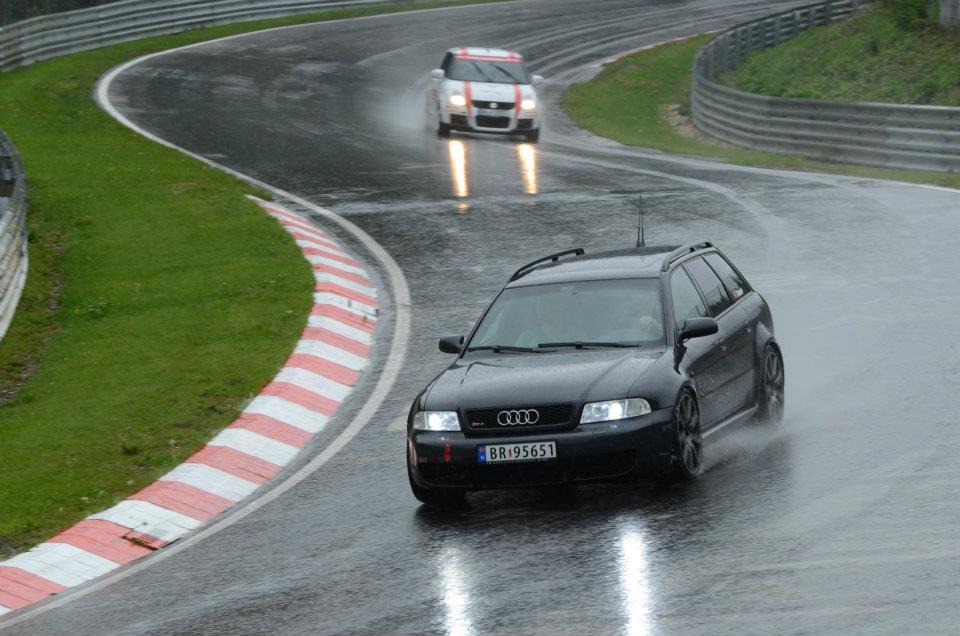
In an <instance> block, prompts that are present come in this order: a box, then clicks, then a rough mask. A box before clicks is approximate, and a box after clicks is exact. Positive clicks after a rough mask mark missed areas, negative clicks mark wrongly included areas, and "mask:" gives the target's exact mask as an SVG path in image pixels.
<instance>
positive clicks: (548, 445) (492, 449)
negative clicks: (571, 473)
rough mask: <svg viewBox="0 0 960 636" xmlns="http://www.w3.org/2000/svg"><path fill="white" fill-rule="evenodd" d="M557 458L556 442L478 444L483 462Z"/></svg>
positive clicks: (536, 460) (494, 462) (500, 462)
mask: <svg viewBox="0 0 960 636" xmlns="http://www.w3.org/2000/svg"><path fill="white" fill-rule="evenodd" d="M556 458H557V443H556V442H517V443H516V444H479V445H478V446H477V461H478V462H480V463H481V464H502V463H504V462H539V461H543V460H545V459H556Z"/></svg>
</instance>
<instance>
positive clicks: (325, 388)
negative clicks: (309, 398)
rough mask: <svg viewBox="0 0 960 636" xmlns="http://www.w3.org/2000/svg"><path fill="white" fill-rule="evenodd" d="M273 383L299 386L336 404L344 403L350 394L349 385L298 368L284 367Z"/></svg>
mask: <svg viewBox="0 0 960 636" xmlns="http://www.w3.org/2000/svg"><path fill="white" fill-rule="evenodd" d="M273 381H274V382H286V383H287V384H293V385H294V386H299V387H301V388H304V389H306V390H308V391H310V392H312V393H316V394H318V395H322V396H323V397H326V398H330V399H331V400H333V401H335V402H343V401H344V400H346V399H347V396H348V395H349V394H350V387H348V386H347V385H345V384H340V383H339V382H337V381H336V380H331V379H330V378H325V377H323V376H322V375H317V374H316V373H313V372H312V371H308V370H306V369H299V368H297V367H284V368H283V369H281V370H280V373H278V374H277V377H275V378H274V379H273Z"/></svg>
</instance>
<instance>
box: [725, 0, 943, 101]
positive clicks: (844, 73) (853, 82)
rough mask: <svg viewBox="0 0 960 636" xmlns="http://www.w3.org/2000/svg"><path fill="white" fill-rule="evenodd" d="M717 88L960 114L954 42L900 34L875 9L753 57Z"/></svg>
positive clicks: (932, 33) (935, 35) (929, 32)
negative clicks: (953, 110)
mask: <svg viewBox="0 0 960 636" xmlns="http://www.w3.org/2000/svg"><path fill="white" fill-rule="evenodd" d="M911 1H912V0H911ZM720 81H721V82H722V83H725V84H728V85H730V86H735V87H737V88H740V89H742V90H745V91H749V92H752V93H760V94H763V95H772V96H775V97H794V98H811V99H831V100H841V101H843V100H845V101H870V102H888V103H899V104H932V105H940V106H960V34H957V33H950V32H946V31H940V30H939V29H932V28H931V29H923V30H915V29H914V28H912V27H911V28H906V27H904V26H903V25H902V24H901V23H900V21H899V18H898V17H897V15H896V13H895V12H894V11H892V10H887V8H886V7H880V8H878V9H876V10H872V11H868V12H865V13H863V14H862V15H858V16H856V17H854V18H851V19H849V20H846V21H843V22H837V23H835V24H832V25H830V26H825V27H820V28H817V29H812V30H810V31H807V32H805V33H803V34H801V35H800V36H799V37H797V38H795V39H793V40H790V41H788V42H785V43H783V44H781V45H780V46H778V47H776V48H772V49H767V50H764V51H758V52H756V53H753V54H752V55H750V56H749V57H748V58H747V61H746V63H745V64H744V65H743V66H742V67H741V68H739V69H737V70H735V71H733V72H731V73H728V74H726V75H724V76H722V77H721V78H720Z"/></svg>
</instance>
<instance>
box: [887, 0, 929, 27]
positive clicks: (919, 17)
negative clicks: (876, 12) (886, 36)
mask: <svg viewBox="0 0 960 636" xmlns="http://www.w3.org/2000/svg"><path fill="white" fill-rule="evenodd" d="M937 2H938V0H881V6H882V7H883V8H884V9H885V10H886V11H888V12H889V13H890V14H891V15H892V16H893V18H894V20H896V22H897V26H899V27H900V28H902V29H908V30H912V31H917V30H920V29H923V28H926V27H928V26H930V24H931V21H932V20H933V19H934V18H935V17H936V6H937Z"/></svg>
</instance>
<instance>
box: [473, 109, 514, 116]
mask: <svg viewBox="0 0 960 636" xmlns="http://www.w3.org/2000/svg"><path fill="white" fill-rule="evenodd" d="M477 114H478V115H482V116H483V117H508V116H509V115H510V111H508V110H496V109H493V108H478V109H477Z"/></svg>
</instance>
